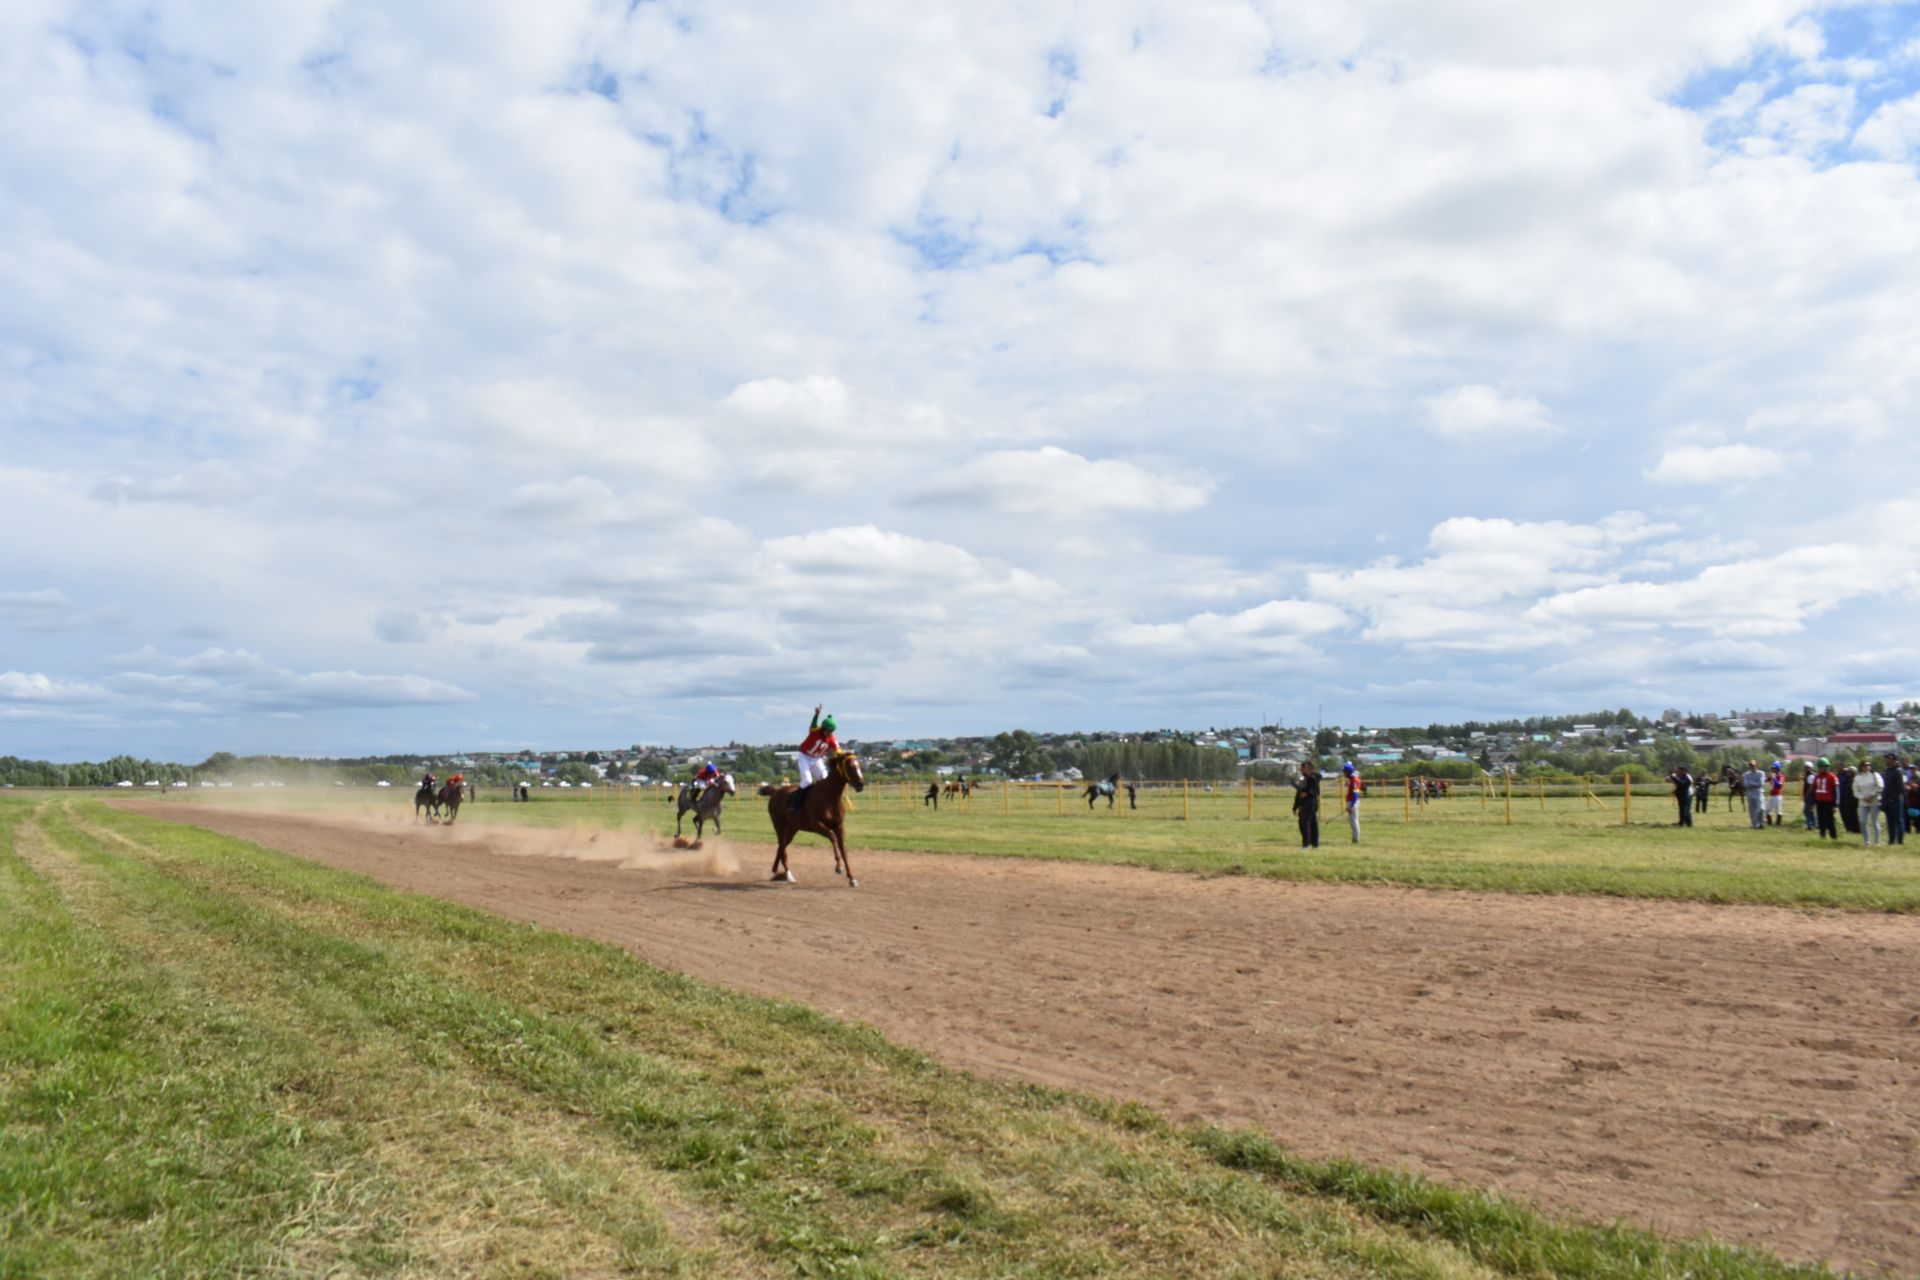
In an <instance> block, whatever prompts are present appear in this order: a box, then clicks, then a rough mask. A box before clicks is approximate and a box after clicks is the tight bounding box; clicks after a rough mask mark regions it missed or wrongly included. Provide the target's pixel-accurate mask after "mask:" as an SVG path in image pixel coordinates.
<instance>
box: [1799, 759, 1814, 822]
mask: <svg viewBox="0 0 1920 1280" xmlns="http://www.w3.org/2000/svg"><path fill="white" fill-rule="evenodd" d="M1800 820H1801V821H1802V822H1804V823H1806V826H1807V830H1809V831H1811V830H1813V766H1812V765H1811V764H1805V765H1801V766H1800Z"/></svg>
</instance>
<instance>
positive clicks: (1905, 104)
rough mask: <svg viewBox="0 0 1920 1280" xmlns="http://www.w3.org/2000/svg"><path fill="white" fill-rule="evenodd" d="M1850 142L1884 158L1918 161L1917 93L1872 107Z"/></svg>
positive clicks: (1919, 118) (1919, 106)
mask: <svg viewBox="0 0 1920 1280" xmlns="http://www.w3.org/2000/svg"><path fill="white" fill-rule="evenodd" d="M1853 144H1854V145H1855V146H1856V147H1859V148H1860V149H1861V150H1862V151H1865V152H1867V153H1868V154H1870V155H1876V156H1879V157H1880V158H1881V159H1883V160H1895V161H1905V162H1907V163H1912V162H1913V161H1915V160H1920V93H1917V94H1913V95H1911V96H1909V97H1905V98H1899V99H1896V100H1895V101H1893V102H1883V103H1881V104H1880V105H1879V106H1877V107H1875V108H1874V110H1873V114H1872V115H1870V116H1868V117H1867V118H1866V121H1865V122H1864V123H1862V124H1861V126H1860V128H1859V129H1858V130H1856V131H1855V133H1854V135H1853Z"/></svg>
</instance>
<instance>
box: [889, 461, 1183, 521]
mask: <svg viewBox="0 0 1920 1280" xmlns="http://www.w3.org/2000/svg"><path fill="white" fill-rule="evenodd" d="M1213 490H1214V482H1213V481H1212V480H1211V479H1210V478H1208V477H1207V476H1204V475H1198V474H1191V473H1189V474H1182V473H1180V472H1178V471H1173V472H1170V471H1167V470H1165V469H1160V470H1149V469H1148V468H1146V467H1144V466H1141V465H1140V464H1138V463H1134V462H1128V461H1125V460H1124V459H1098V460H1096V459H1089V458H1083V457H1081V456H1080V455H1079V454H1077V453H1071V452H1069V451H1067V450H1065V449H1061V448H1057V447H1055V446H1053V445H1047V446H1044V447H1042V448H1039V449H1007V450H1001V451H998V452H994V453H987V454H982V455H980V456H978V457H975V458H971V459H969V460H968V461H966V462H965V463H963V464H961V465H960V466H959V467H957V468H955V469H954V471H953V473H952V474H950V475H949V476H946V477H944V478H943V479H941V480H940V481H939V482H937V483H936V484H934V485H932V486H930V487H928V488H927V489H926V490H924V491H923V492H922V495H921V499H920V500H921V501H923V502H937V503H957V504H964V505H969V506H977V507H982V508H985V509H987V510H991V511H1006V512H1011V513H1014V514H1018V515H1024V516H1053V517H1056V518H1058V519H1061V520H1067V521H1073V520H1081V519H1085V518H1086V517H1088V516H1091V515H1099V514H1102V513H1106V512H1122V511H1139V512H1163V513H1174V512H1181V511H1192V510H1194V509H1196V508H1198V507H1202V506H1205V505H1206V502H1207V499H1208V497H1209V496H1210V495H1211V494H1212V492H1213Z"/></svg>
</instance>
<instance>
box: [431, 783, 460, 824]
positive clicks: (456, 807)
mask: <svg viewBox="0 0 1920 1280" xmlns="http://www.w3.org/2000/svg"><path fill="white" fill-rule="evenodd" d="M466 795H467V784H466V783H464V782H449V783H447V784H446V785H445V786H443V787H441V788H440V794H439V796H438V797H437V798H438V799H439V801H440V807H441V808H442V809H445V810H446V811H447V821H448V822H452V821H453V820H454V819H455V818H457V817H459V816H460V802H461V801H462V800H464V799H465V798H466Z"/></svg>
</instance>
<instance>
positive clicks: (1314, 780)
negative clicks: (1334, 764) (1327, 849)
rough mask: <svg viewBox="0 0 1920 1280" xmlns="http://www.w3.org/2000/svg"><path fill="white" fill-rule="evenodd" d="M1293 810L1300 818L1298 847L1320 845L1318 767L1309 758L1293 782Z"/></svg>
mask: <svg viewBox="0 0 1920 1280" xmlns="http://www.w3.org/2000/svg"><path fill="white" fill-rule="evenodd" d="M1293 811H1294V813H1295V814H1296V815H1297V816H1298V817H1299V819H1300V847H1301V848H1302V849H1318V848H1319V847H1320V768H1319V766H1318V765H1316V764H1314V762H1313V761H1311V760H1309V761H1307V762H1306V763H1305V764H1303V765H1301V766H1300V776H1299V778H1298V779H1296V780H1295V781H1294V784H1293Z"/></svg>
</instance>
